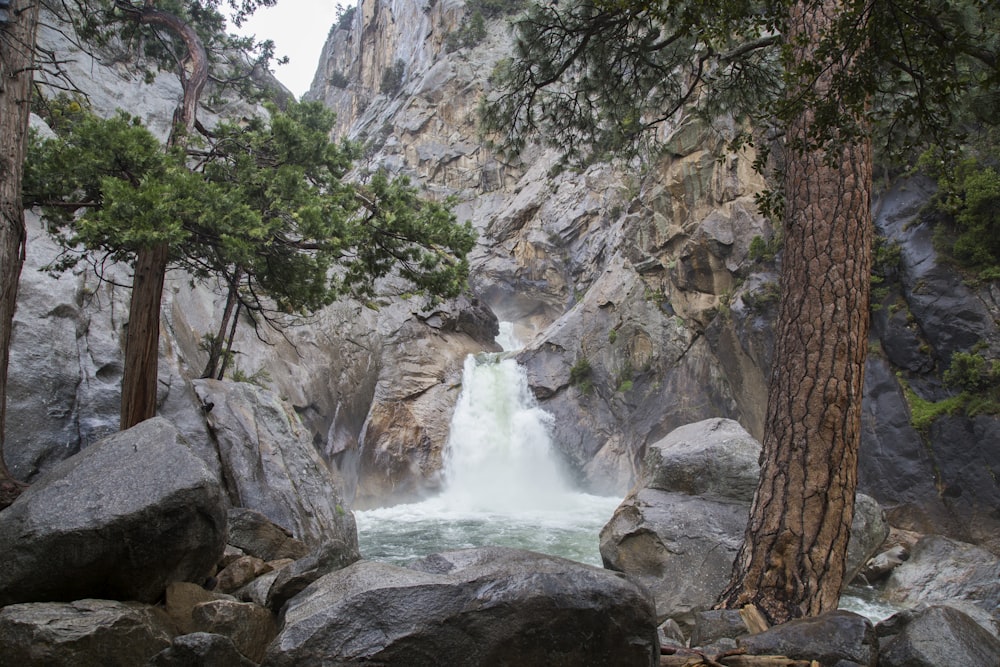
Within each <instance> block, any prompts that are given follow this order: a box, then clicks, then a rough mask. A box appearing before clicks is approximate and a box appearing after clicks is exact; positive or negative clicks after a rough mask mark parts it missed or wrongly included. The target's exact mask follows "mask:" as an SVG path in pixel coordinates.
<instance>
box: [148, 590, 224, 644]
mask: <svg viewBox="0 0 1000 667" xmlns="http://www.w3.org/2000/svg"><path fill="white" fill-rule="evenodd" d="M226 598H229V599H232V598H231V596H228V595H223V594H221V593H215V592H213V591H208V590H205V589H204V588H202V587H201V586H199V585H197V584H192V583H188V582H183V581H175V582H174V583H172V584H170V585H169V586H167V590H166V593H165V594H164V600H163V610H164V611H165V612H166V613H167V615H168V616H169V617H170V620H171V621H172V622H173V623H174V625H175V626H176V627H177V629H178V630H179V631H180V633H181V634H187V633H190V632H195V629H196V628H195V624H194V619H193V617H192V611H193V610H194V608H195V607H196V606H197V605H199V604H201V603H203V602H211V601H214V600H221V599H226Z"/></svg>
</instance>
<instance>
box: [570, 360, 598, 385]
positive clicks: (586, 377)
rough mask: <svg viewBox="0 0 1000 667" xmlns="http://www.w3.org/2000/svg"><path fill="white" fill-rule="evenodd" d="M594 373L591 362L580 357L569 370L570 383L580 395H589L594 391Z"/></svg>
mask: <svg viewBox="0 0 1000 667" xmlns="http://www.w3.org/2000/svg"><path fill="white" fill-rule="evenodd" d="M593 373H594V369H593V368H592V367H591V365H590V361H589V360H588V359H587V358H586V357H580V358H579V359H578V360H577V361H576V363H575V364H573V367H572V368H570V369H569V383H570V384H571V385H572V386H574V387H576V388H577V389H579V390H580V393H583V394H589V393H590V392H591V391H593V389H594V381H593V377H592V376H593Z"/></svg>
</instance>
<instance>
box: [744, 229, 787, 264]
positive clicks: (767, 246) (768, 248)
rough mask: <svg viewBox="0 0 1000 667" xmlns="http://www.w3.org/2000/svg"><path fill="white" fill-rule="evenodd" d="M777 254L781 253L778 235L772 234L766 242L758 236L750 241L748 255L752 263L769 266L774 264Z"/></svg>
mask: <svg viewBox="0 0 1000 667" xmlns="http://www.w3.org/2000/svg"><path fill="white" fill-rule="evenodd" d="M779 252H781V235H780V234H778V233H775V234H772V235H771V238H770V239H768V240H764V237H763V236H760V235H758V236H754V237H753V238H752V239H750V248H749V251H748V255H749V257H750V259H751V260H752V261H754V262H760V263H764V264H770V263H772V262H774V260H775V258H777V256H778V253H779Z"/></svg>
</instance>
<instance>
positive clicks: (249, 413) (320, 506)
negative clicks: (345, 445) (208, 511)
mask: <svg viewBox="0 0 1000 667" xmlns="http://www.w3.org/2000/svg"><path fill="white" fill-rule="evenodd" d="M194 387H195V391H196V392H197V394H198V397H199V398H200V399H201V402H202V405H203V406H204V408H205V410H206V413H207V420H208V424H209V428H210V429H211V430H212V434H213V435H214V436H215V440H216V442H217V443H218V449H219V458H220V461H221V463H222V471H223V475H224V478H225V480H226V482H227V486H228V487H229V490H230V494H231V496H233V497H235V499H236V504H237V505H239V506H240V507H243V508H247V509H251V510H256V511H258V512H260V513H261V514H263V515H264V516H266V517H267V518H268V519H270V520H271V521H273V522H274V523H276V524H278V525H279V526H282V527H284V528H286V529H287V530H290V531H291V532H292V534H293V535H294V536H295V537H296V538H298V539H300V540H302V541H303V542H305V543H306V544H307V545H316V544H320V543H321V542H322V541H323V540H324V539H331V538H339V539H342V540H345V539H351V538H352V536H353V539H355V540H356V539H357V528H356V527H355V525H354V515H353V514H351V513H350V512H349V511H348V510H347V509H346V508H345V505H346V501H345V500H344V499H343V498H342V497H341V495H340V488H341V487H342V484H341V483H340V479H339V475H338V474H337V473H336V471H334V470H331V469H330V468H329V466H328V464H327V463H326V462H325V461H324V460H323V459H322V458H321V457H320V455H319V453H318V452H317V451H316V449H315V447H314V446H313V443H312V437H311V434H309V433H308V432H307V431H306V429H305V428H303V427H302V425H301V422H300V421H299V419H298V417H297V416H296V415H294V414H289V413H288V410H287V408H286V406H285V405H284V404H282V402H281V401H279V400H278V397H277V396H275V395H274V394H273V393H272V392H270V391H267V390H263V389H261V388H259V387H257V386H255V385H252V384H249V383H245V382H241V383H232V382H219V381H217V380H197V381H195V382H194Z"/></svg>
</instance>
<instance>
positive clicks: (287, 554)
mask: <svg viewBox="0 0 1000 667" xmlns="http://www.w3.org/2000/svg"><path fill="white" fill-rule="evenodd" d="M226 527H227V535H228V537H227V538H226V542H227V543H228V544H230V545H232V546H234V547H237V548H239V549H242V550H243V552H244V553H247V554H250V555H251V556H256V557H257V558H260V559H261V560H265V561H270V560H278V559H279V558H291V559H295V558H302V557H303V556H305V555H306V554H308V553H309V547H307V546H306V545H305V543H303V542H301V541H299V540H297V539H295V538H294V537H292V534H291V533H290V532H289V531H288V530H287V529H285V528H282V527H281V526H279V525H277V524H276V523H274V522H273V521H271V520H270V519H268V518H267V517H266V516H264V515H263V514H261V513H260V512H255V511H254V510H250V509H247V508H245V507H234V508H232V509H230V510H229V512H228V514H227V515H226Z"/></svg>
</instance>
